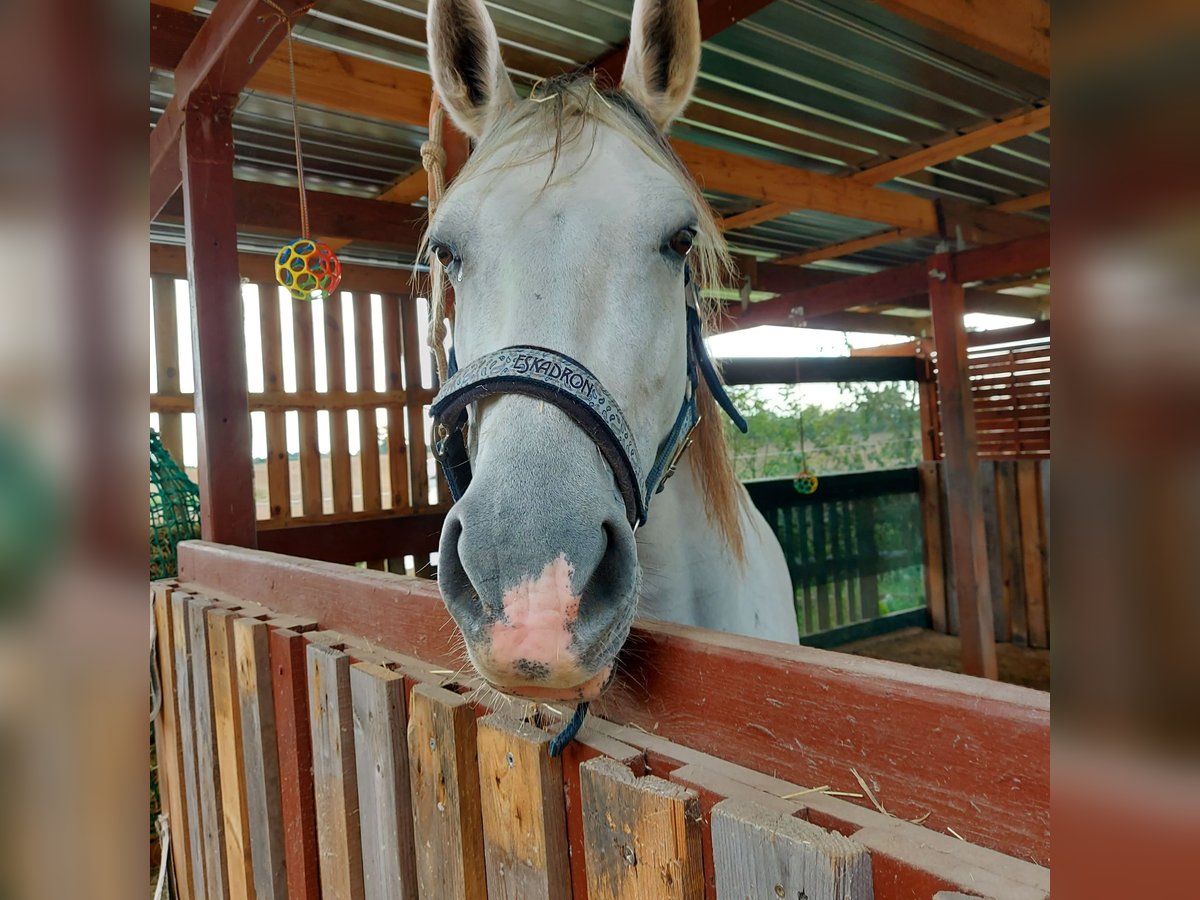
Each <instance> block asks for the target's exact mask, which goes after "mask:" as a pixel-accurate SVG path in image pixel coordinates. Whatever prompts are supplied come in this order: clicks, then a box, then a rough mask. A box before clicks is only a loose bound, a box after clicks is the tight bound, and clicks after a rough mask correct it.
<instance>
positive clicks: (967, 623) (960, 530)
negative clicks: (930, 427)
mask: <svg viewBox="0 0 1200 900" xmlns="http://www.w3.org/2000/svg"><path fill="white" fill-rule="evenodd" d="M954 263H955V260H954V258H953V257H951V256H950V254H948V253H947V254H942V255H940V256H935V257H934V258H933V259H931V260H930V263H929V272H928V277H929V300H930V306H931V308H932V310H933V337H934V346H935V348H936V349H937V358H938V367H937V384H938V397H939V401H940V402H939V407H940V413H941V423H942V442H943V445H944V447H945V459H944V461H943V464H942V472H943V475H944V477H945V480H946V497H947V504H946V516H947V519H948V522H949V525H950V527H949V535H950V548H949V549H950V555H951V557H952V559H953V565H952V566H951V567H950V568H951V573H952V575H953V578H954V593H955V595H956V600H957V603H958V628H959V638H960V640H961V642H962V670H963V672H965V673H966V674H968V675H978V676H981V677H983V678H996V677H997V674H998V673H997V668H996V635H995V630H994V628H995V626H994V622H993V620H992V597H991V588H990V584H989V581H988V562H987V539H986V534H985V532H984V522H983V499H982V489H981V487H980V481H979V448H978V440H977V438H976V433H975V407H974V402H973V399H972V396H971V382H970V378H969V375H968V371H967V338H966V331H965V329H964V328H963V313H964V312H965V309H966V306H965V298H964V294H963V288H962V284H961V283H959V282H958V281H957V279H956V275H955V270H954Z"/></svg>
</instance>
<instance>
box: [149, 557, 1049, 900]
mask: <svg viewBox="0 0 1200 900" xmlns="http://www.w3.org/2000/svg"><path fill="white" fill-rule="evenodd" d="M180 560H181V573H180V574H181V579H182V580H181V581H176V582H170V583H165V582H160V583H158V584H157V585H155V588H154V593H155V598H154V599H155V616H156V623H157V629H158V663H159V671H160V675H161V679H162V685H163V689H164V703H163V704H162V712H161V714H160V716H159V718H158V720H157V722H156V728H157V732H156V735H157V737H156V739H157V742H158V743H157V746H158V748H159V761H160V773H161V778H162V784H163V794H164V800H165V808H166V810H167V813H168V816H169V821H170V825H171V834H172V839H173V844H172V853H173V859H174V872H175V875H176V878H177V881H178V886H179V894H178V895H179V896H180V897H181V898H183V900H195V898H203V897H230V898H245V897H257V898H262V900H267V898H282V897H290V898H293V900H303V898H317V897H324V898H327V900H328V898H384V897H386V898H413V897H418V896H419V897H421V898H422V900H436V898H455V900H458V898H464V897H465V898H483V897H491V898H521V900H527V898H528V900H536V898H554V900H563V898H566V900H569V898H577V900H585V898H595V900H601V898H647V897H653V898H727V897H728V898H735V897H736V898H739V900H740V898H742V897H745V896H752V897H756V898H757V897H774V896H784V897H793V898H794V897H805V898H807V900H833V898H835V897H836V898H837V900H844V898H852V900H865V898H880V900H886V898H911V897H919V898H931V897H934V896H935V895H938V894H939V892H943V891H945V892H955V891H958V892H969V893H970V895H972V896H978V895H983V896H988V897H1005V898H1012V900H1020V898H1046V897H1048V895H1049V871H1048V870H1047V869H1046V868H1044V864H1045V861H1046V859H1047V856H1048V847H1049V844H1048V833H1049V832H1048V823H1049V807H1048V801H1049V709H1048V703H1047V702H1046V701H1045V699H1044V697H1043V696H1042V695H1040V694H1037V693H1036V692H1032V691H1026V690H1024V689H1021V688H1014V687H1012V686H1008V685H998V684H990V683H980V682H978V681H976V680H973V679H965V678H962V677H961V676H955V675H951V674H949V673H942V672H919V671H918V670H914V669H909V668H908V667H903V666H895V665H893V664H890V663H885V662H880V661H876V660H863V659H857V658H853V657H842V656H837V655H834V654H827V653H825V652H823V651H820V650H814V649H810V648H803V647H787V646H784V645H778V644H772V643H770V642H763V641H752V640H749V639H744V638H730V637H729V636H722V635H718V634H716V633H713V632H705V631H702V630H700V629H685V628H680V627H678V626H662V625H658V624H655V623H642V624H640V625H639V626H638V627H636V628H635V632H634V635H633V636H632V638H631V641H630V646H631V647H633V648H635V652H634V653H633V654H632V656H631V658H630V660H629V661H628V662H627V663H625V664H624V665H623V668H626V669H627V670H628V671H629V672H630V674H631V676H632V678H631V682H630V684H629V685H623V686H621V687H620V688H619V689H618V690H615V691H614V692H612V693H611V694H610V695H609V697H610V698H611V699H606V700H605V701H604V702H602V703H600V704H596V705H594V707H593V712H596V713H598V714H597V715H593V716H590V717H589V719H588V721H587V723H586V724H585V726H584V729H583V731H582V732H581V734H580V738H579V739H578V740H577V741H576V742H575V743H573V744H571V745H569V746H568V747H567V749H566V751H565V752H564V753H563V755H562V756H561V757H560V758H558V759H552V758H550V757H549V755H548V753H547V746H548V742H549V739H550V735H549V732H548V730H547V729H556V728H557V727H559V725H560V723H561V717H562V714H563V712H564V710H561V709H558V710H555V709H552V708H550V707H547V706H545V705H543V706H540V707H538V708H537V709H536V711H535V710H533V709H531V708H530V707H529V705H528V704H520V705H517V704H510V703H508V702H506V701H504V700H503V699H502V698H496V695H494V694H489V695H488V696H487V697H481V696H480V695H479V694H478V692H475V691H473V687H474V683H473V682H472V680H471V678H470V677H469V676H468V675H467V674H465V673H463V672H461V671H460V670H459V669H458V668H457V666H458V661H457V657H456V656H455V655H454V654H455V651H454V640H453V637H454V636H453V629H452V628H448V627H447V623H448V621H449V620H448V619H447V617H446V614H445V610H444V607H443V605H442V603H441V600H440V598H438V596H437V594H436V591H435V590H434V589H432V587H431V586H429V585H428V584H427V583H426V582H423V581H421V580H419V579H405V578H398V577H395V576H384V575H381V574H379V573H374V572H369V571H365V570H362V569H354V568H350V567H345V566H337V565H330V564H326V563H316V562H312V561H308V560H299V559H297V560H289V559H286V558H283V557H279V556H272V555H268V554H262V553H258V552H255V551H248V550H238V549H234V548H227V547H218V546H215V545H206V544H202V543H200V542H190V543H186V544H184V545H182V546H181V550H180ZM322 628H324V629H337V630H336V631H331V630H322ZM415 652H419V654H420V657H419V658H418V657H416V656H414V655H410V654H413V653H415ZM747 679H749V681H747ZM750 682H753V683H755V684H757V685H759V687H758V688H757V689H749V687H748V685H749V683H750ZM697 704H699V705H697ZM692 707H694V708H695V709H694V710H693V709H692ZM668 709H670V710H672V712H673V713H674V714H673V715H672V714H671V713H668V712H667V710H668ZM949 718H952V719H953V720H954V722H955V728H954V729H945V728H943V727H940V726H939V723H941V722H944V721H945V720H947V719H949ZM693 726H694V727H693ZM951 732H952V733H951ZM767 772H770V773H772V774H770V775H767V774H765V773H767ZM1018 784H1019V785H1020V790H1012V789H1011V786H1012V785H1018ZM885 809H886V813H885V812H884V810H885Z"/></svg>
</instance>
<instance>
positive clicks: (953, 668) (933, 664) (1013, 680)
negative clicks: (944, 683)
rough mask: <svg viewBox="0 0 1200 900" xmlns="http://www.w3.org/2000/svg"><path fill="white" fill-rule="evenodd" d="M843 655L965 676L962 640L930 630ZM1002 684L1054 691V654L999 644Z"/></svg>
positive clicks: (855, 646) (877, 640) (909, 631)
mask: <svg viewBox="0 0 1200 900" xmlns="http://www.w3.org/2000/svg"><path fill="white" fill-rule="evenodd" d="M836 649H837V651H838V652H839V653H853V654H854V655H855V656H869V657H871V658H872V659H890V660H892V661H893V662H902V663H908V664H909V665H913V666H921V667H923V668H926V669H942V670H943V671H946V672H961V671H962V668H961V666H960V664H959V652H960V650H959V639H958V638H957V637H955V636H953V635H949V634H941V633H940V632H937V631H930V630H928V629H926V628H904V629H901V630H900V631H893V632H892V633H891V634H884V635H880V636H879V637H873V638H867V639H866V640H862V641H854V642H853V643H850V644H843V645H842V646H840V647H838V648H836ZM996 662H997V665H998V666H999V669H1000V680H1001V681H1007V682H1009V683H1010V684H1020V685H1024V686H1025V687H1031V688H1036V689H1038V690H1040V691H1048V690H1050V651H1049V650H1031V649H1030V648H1028V647H1018V646H1017V645H1015V644H997V645H996Z"/></svg>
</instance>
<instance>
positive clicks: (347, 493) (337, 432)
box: [322, 294, 354, 512]
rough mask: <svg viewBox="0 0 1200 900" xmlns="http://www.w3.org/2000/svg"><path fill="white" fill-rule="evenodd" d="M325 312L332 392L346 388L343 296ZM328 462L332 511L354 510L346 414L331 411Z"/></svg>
mask: <svg viewBox="0 0 1200 900" xmlns="http://www.w3.org/2000/svg"><path fill="white" fill-rule="evenodd" d="M322 306H323V307H324V312H325V371H326V372H327V373H328V374H327V382H328V383H327V387H328V389H329V391H330V392H331V393H333V392H339V393H345V391H346V343H345V342H346V335H345V331H344V330H343V325H342V295H341V294H334V295H333V296H332V297H327V298H326V299H325V301H324V303H322ZM329 462H330V467H331V469H332V471H333V511H334V512H352V511H353V509H354V485H353V483H352V480H351V477H350V432H349V425H348V422H347V417H346V413H344V412H342V411H341V410H334V411H331V412H330V413H329Z"/></svg>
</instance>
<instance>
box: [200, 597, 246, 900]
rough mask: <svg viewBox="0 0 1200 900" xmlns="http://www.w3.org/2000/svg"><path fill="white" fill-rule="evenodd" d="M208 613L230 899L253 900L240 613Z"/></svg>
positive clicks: (224, 611) (209, 648)
mask: <svg viewBox="0 0 1200 900" xmlns="http://www.w3.org/2000/svg"><path fill="white" fill-rule="evenodd" d="M205 615H206V618H207V620H208V663H209V671H210V677H211V679H212V703H213V724H214V726H215V731H216V738H217V762H218V769H219V771H220V777H221V809H222V811H223V812H222V815H223V817H224V823H225V862H226V871H227V872H228V873H229V896H230V898H231V900H254V897H255V896H256V895H255V891H254V866H253V863H252V862H251V858H250V818H249V815H248V813H247V810H246V769H245V761H244V758H243V757H242V713H241V709H240V707H239V705H238V692H237V655H236V651H235V650H234V646H233V628H232V622H233V620H234V619H235V618H236V617H237V614H236V613H233V612H230V611H229V610H226V609H210V610H208V611H207V612H206V614H205Z"/></svg>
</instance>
